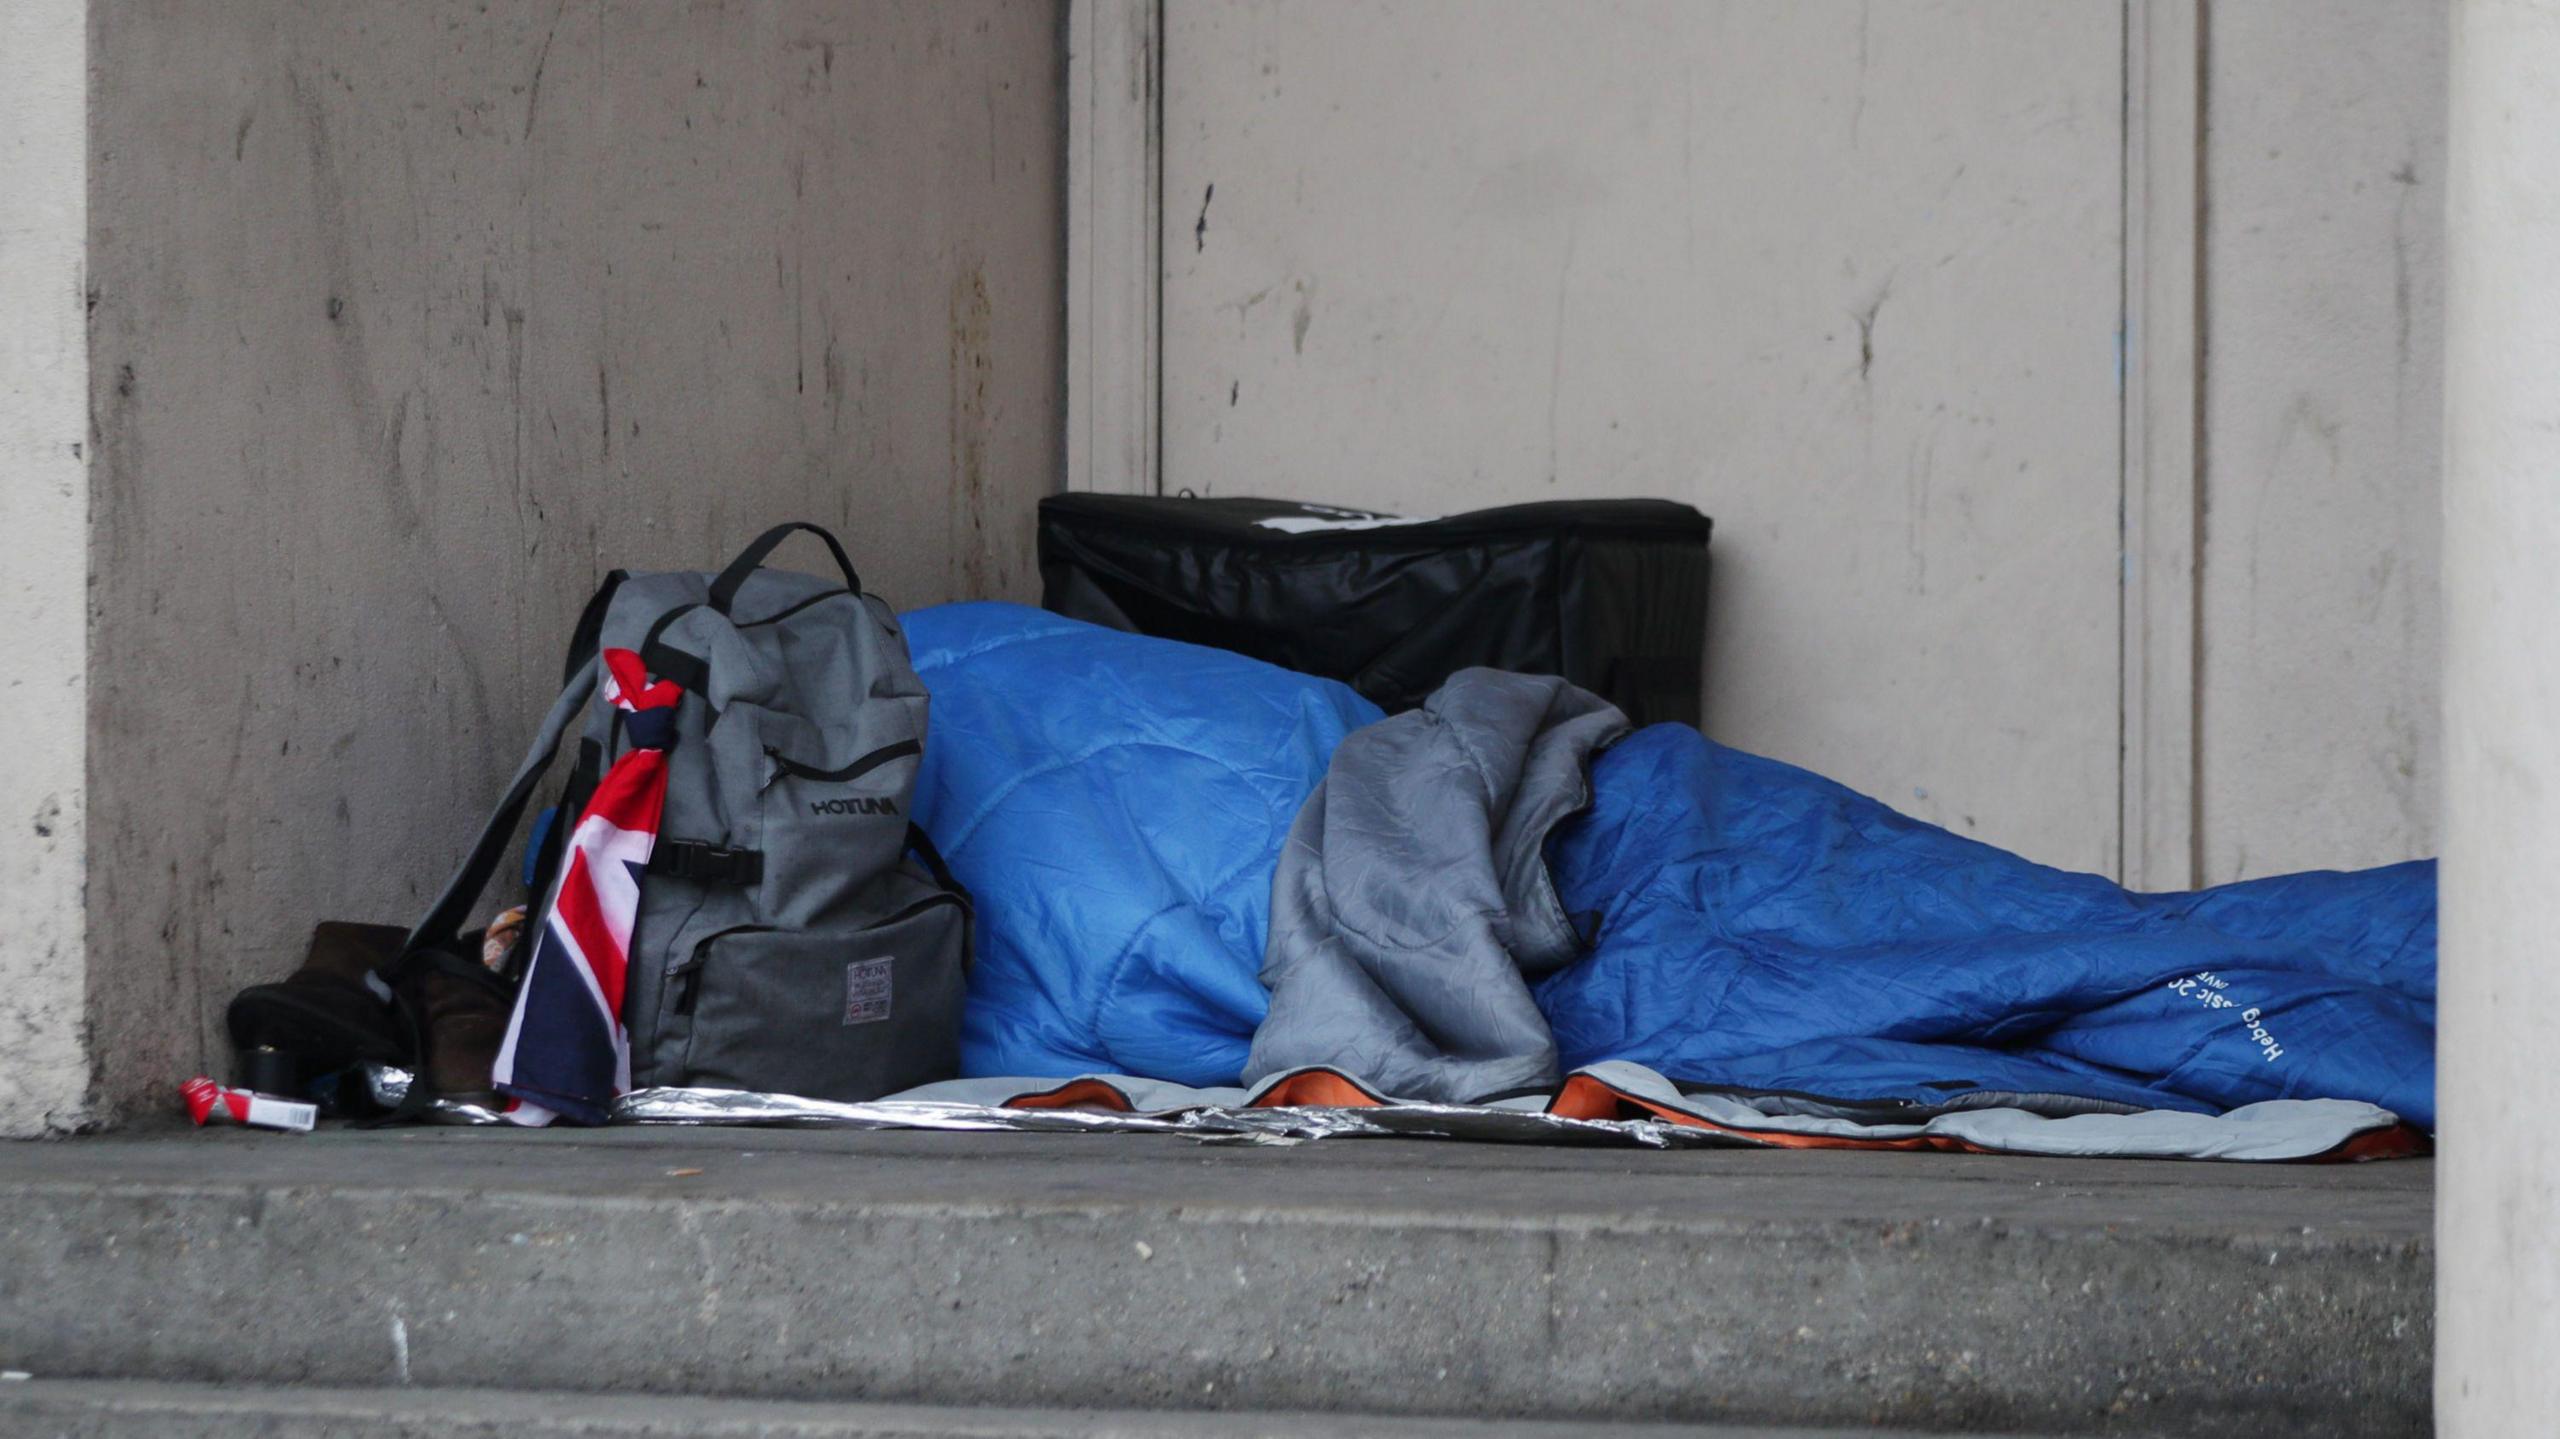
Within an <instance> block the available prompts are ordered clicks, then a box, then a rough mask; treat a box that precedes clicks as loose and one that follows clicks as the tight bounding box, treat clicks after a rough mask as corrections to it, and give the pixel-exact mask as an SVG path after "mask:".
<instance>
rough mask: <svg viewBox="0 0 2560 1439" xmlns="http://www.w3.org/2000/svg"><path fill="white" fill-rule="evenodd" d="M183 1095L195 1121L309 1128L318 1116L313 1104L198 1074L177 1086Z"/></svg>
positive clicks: (261, 1126)
mask: <svg viewBox="0 0 2560 1439" xmlns="http://www.w3.org/2000/svg"><path fill="white" fill-rule="evenodd" d="M178 1092H179V1093H180V1094H182V1095H184V1096H186V1100H187V1113H188V1114H190V1115H193V1116H194V1117H195V1121H196V1123H198V1124H200V1125H201V1124H207V1123H211V1122H213V1121H216V1120H219V1121H221V1122H223V1123H226V1124H249V1125H255V1126H257V1127H258V1128H260V1129H291V1130H304V1129H309V1128H310V1127H311V1126H312V1125H313V1124H315V1123H317V1122H318V1121H319V1118H320V1110H319V1107H318V1106H316V1105H310V1104H298V1103H296V1102H294V1101H293V1100H290V1099H275V1098H272V1097H270V1096H267V1095H264V1094H259V1093H257V1092H256V1091H254V1090H247V1089H231V1088H227V1087H225V1086H223V1085H219V1084H216V1083H214V1082H213V1081H212V1080H210V1079H207V1078H205V1077H204V1076H203V1075H201V1074H199V1075H197V1076H196V1077H195V1078H193V1079H190V1080H188V1081H187V1082H186V1083H184V1084H182V1085H179V1086H178Z"/></svg>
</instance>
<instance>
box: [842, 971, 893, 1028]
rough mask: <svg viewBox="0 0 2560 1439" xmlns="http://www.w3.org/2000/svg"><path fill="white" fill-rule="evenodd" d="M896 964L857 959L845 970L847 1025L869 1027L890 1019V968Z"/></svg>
mask: <svg viewBox="0 0 2560 1439" xmlns="http://www.w3.org/2000/svg"><path fill="white" fill-rule="evenodd" d="M894 962H895V961H892V960H886V959H857V960H855V961H854V962H853V963H851V964H848V965H846V966H845V967H844V1022H845V1023H847V1024H870V1023H873V1022H875V1021H878V1020H883V1019H887V1018H888V1017H889V967H890V965H891V964H893V963H894Z"/></svg>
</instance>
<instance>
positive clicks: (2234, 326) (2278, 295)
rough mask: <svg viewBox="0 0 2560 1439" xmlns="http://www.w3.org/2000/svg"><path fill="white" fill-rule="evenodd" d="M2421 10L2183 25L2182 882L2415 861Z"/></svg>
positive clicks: (2433, 481) (2433, 686)
mask: <svg viewBox="0 0 2560 1439" xmlns="http://www.w3.org/2000/svg"><path fill="white" fill-rule="evenodd" d="M2446 33H2447V27H2446V17H2445V7H2444V6H2443V5H2442V4H2440V3H2433V0H2429V3H2411V0H2353V3H2340V0H2250V3H2248V4H2245V5H2215V6H2212V7H2210V9H2209V11H2208V34H2207V41H2206V58H2207V71H2206V95H2205V156H2204V163H2205V175H2204V192H2205V194H2204V211H2205V237H2204V240H2205V243H2204V286H2205V297H2204V314H2205V354H2204V364H2203V373H2204V381H2205V394H2204V420H2205V428H2204V433H2205V441H2204V470H2203V475H2202V484H2201V486H2200V488H2201V490H2202V495H2201V500H2202V510H2203V515H2202V527H2201V535H2202V540H2203V545H2202V554H2203V562H2202V569H2201V576H2200V595H2199V602H2200V607H2201V609H2202V612H2203V613H2202V618H2203V624H2202V627H2201V636H2200V637H2201V640H2202V644H2201V655H2200V666H2199V671H2200V672H2199V676H2198V679H2199V686H2198V689H2199V705H2198V714H2197V719H2198V743H2197V751H2198V755H2197V763H2198V769H2199V776H2198V784H2197V801H2198V814H2197V826H2196V828H2197V834H2198V837H2199V840H2200V844H2199V853H2198V857H2197V858H2198V865H2199V870H2200V877H2201V878H2202V879H2203V880H2205V881H2207V882H2219V881H2222V880H2227V879H2240V878H2246V877H2248V876H2251V875H2261V874H2277V873H2282V872H2284V871H2286V870H2292V869H2305V868H2312V867H2328V866H2339V867H2344V866H2349V865H2366V864H2382V863H2387V862H2389V861H2392V860H2399V859H2407V858H2410V857H2412V856H2416V855H2425V854H2432V853H2434V852H2435V847H2436V810H2437V801H2436V796H2437V790H2438V787H2439V771H2438V767H2437V748H2438V734H2439V725H2438V723H2437V711H2438V703H2437V682H2436V676H2437V670H2438V664H2439V647H2440V646H2439V636H2440V634H2441V626H2440V622H2439V620H2438V602H2437V564H2436V550H2437V535H2438V525H2439V521H2438V513H2439V507H2440V501H2439V494H2440V484H2439V478H2438V477H2439V475H2440V473H2441V471H2442V468H2443V459H2442V455H2441V448H2442V435H2443V427H2442V421H2441V413H2442V406H2443V346H2444V172H2445V163H2444V154H2445V73H2446V72H2445V46H2446Z"/></svg>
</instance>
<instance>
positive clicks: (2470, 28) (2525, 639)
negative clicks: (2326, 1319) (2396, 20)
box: [2435, 0, 2560, 1439]
mask: <svg viewBox="0 0 2560 1439" xmlns="http://www.w3.org/2000/svg"><path fill="white" fill-rule="evenodd" d="M2454 15H2455V18H2454V26H2455V35H2454V41H2453V47H2452V49H2453V65H2452V79H2453V84H2452V113H2453V123H2452V134H2453V142H2452V146H2451V151H2452V165H2451V171H2450V173H2451V182H2450V185H2449V187H2448V188H2449V204H2448V206H2447V218H2448V221H2449V224H2448V227H2447V228H2448V234H2449V238H2450V247H2449V248H2450V252H2451V253H2450V266H2449V270H2448V275H2447V290H2448V301H2449V303H2448V306H2447V315H2446V324H2445V380H2446V405H2445V437H2446V446H2445V460H2446V475H2445V506H2444V539H2445V547H2444V557H2445V637H2446V645H2445V667H2444V686H2445V742H2444V750H2445V760H2444V769H2445V820H2446V824H2445V831H2446V833H2445V866H2444V963H2443V1011H2442V1028H2441V1029H2440V1030H2439V1031H2438V1039H2437V1044H2436V1063H2437V1072H2438V1076H2439V1081H2438V1082H2439V1089H2440V1092H2441V1094H2442V1096H2443V1102H2442V1105H2441V1109H2442V1113H2443V1124H2442V1130H2441V1137H2442V1141H2443V1151H2442V1152H2443V1156H2444V1157H2443V1158H2442V1159H2441V1160H2440V1161H2439V1162H2438V1163H2439V1169H2438V1173H2437V1202H2436V1244H2437V1253H2438V1255H2439V1256H2440V1258H2439V1260H2438V1262H2437V1266H2436V1307H2437V1312H2438V1315H2439V1318H2438V1320H2437V1326H2436V1350H2435V1355H2436V1374H2435V1378H2436V1419H2437V1424H2438V1432H2440V1433H2442V1434H2444V1435H2447V1436H2449V1439H2503V1436H2506V1435H2510V1434H2551V1433H2555V1432H2560V1366H2555V1365H2554V1364H2553V1363H2552V1362H2551V1355H2552V1351H2553V1348H2554V1346H2555V1345H2560V1247H2555V1246H2554V1245H2553V1243H2552V1238H2551V1236H2552V1232H2553V1229H2554V1228H2555V1226H2560V1151H2555V1150H2554V1149H2553V1147H2552V1146H2551V1145H2550V1144H2548V1143H2546V1142H2544V1141H2545V1140H2546V1139H2547V1137H2548V1136H2549V1135H2550V1133H2551V1114H2552V1109H2553V1106H2554V1104H2555V1103H2560V1076H2555V1073H2554V1071H2553V1069H2552V1065H2551V1036H2552V1033H2553V1031H2554V1029H2555V1027H2560V966H2555V965H2554V964H2553V963H2552V955H2553V950H2554V947H2555V944H2556V943H2560V882H2555V876H2560V639H2555V638H2554V633H2553V628H2552V620H2553V617H2554V616H2555V615H2560V566H2555V565H2554V564H2553V562H2552V557H2553V555H2554V554H2555V553H2560V479H2555V476H2560V391H2555V390H2554V388H2553V386H2552V383H2551V376H2552V369H2553V364H2554V361H2555V359H2560V143H2555V142H2560V89H2555V88H2554V87H2553V85H2552V83H2551V76H2552V73H2553V71H2554V70H2555V69H2560V4H2554V3H2552V0H2461V3H2460V4H2459V5H2458V6H2457V7H2456V8H2455V12H2454Z"/></svg>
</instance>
